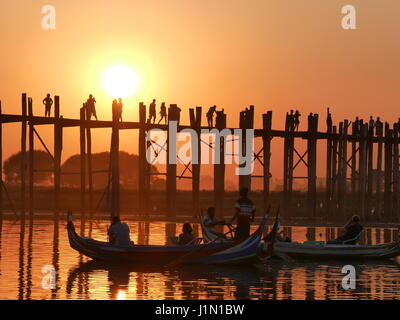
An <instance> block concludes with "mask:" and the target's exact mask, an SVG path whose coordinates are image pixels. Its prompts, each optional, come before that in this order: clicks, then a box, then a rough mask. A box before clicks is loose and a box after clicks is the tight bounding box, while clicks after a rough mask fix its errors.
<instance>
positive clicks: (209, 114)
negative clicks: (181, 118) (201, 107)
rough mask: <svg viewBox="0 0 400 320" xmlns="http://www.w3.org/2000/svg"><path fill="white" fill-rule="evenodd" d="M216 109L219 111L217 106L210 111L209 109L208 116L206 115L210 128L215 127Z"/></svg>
mask: <svg viewBox="0 0 400 320" xmlns="http://www.w3.org/2000/svg"><path fill="white" fill-rule="evenodd" d="M216 109H217V106H212V107H210V109H208V111H207V114H206V116H207V123H208V126H209V127H210V128H212V127H213V122H214V113H215V112H216Z"/></svg>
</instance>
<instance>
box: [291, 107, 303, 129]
mask: <svg viewBox="0 0 400 320" xmlns="http://www.w3.org/2000/svg"><path fill="white" fill-rule="evenodd" d="M300 116H301V114H300V112H299V110H296V112H295V114H294V130H293V131H299V125H300Z"/></svg>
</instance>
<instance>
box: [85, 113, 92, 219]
mask: <svg viewBox="0 0 400 320" xmlns="http://www.w3.org/2000/svg"><path fill="white" fill-rule="evenodd" d="M90 118H91V115H90V112H89V109H86V119H87V120H90ZM86 163H87V178H88V191H89V208H88V209H89V215H90V218H93V210H94V208H93V166H92V132H91V128H90V125H88V126H87V127H86Z"/></svg>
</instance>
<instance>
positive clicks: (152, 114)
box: [148, 99, 157, 123]
mask: <svg viewBox="0 0 400 320" xmlns="http://www.w3.org/2000/svg"><path fill="white" fill-rule="evenodd" d="M156 117H157V112H156V99H153V102H152V103H150V110H149V120H148V123H151V120H152V119H153V123H155V122H156Z"/></svg>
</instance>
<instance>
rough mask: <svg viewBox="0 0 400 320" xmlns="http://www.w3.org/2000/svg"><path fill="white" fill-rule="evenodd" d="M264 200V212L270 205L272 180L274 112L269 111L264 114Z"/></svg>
mask: <svg viewBox="0 0 400 320" xmlns="http://www.w3.org/2000/svg"><path fill="white" fill-rule="evenodd" d="M263 129H264V134H263V159H264V167H263V175H264V177H263V182H264V185H263V199H264V203H263V204H264V212H265V211H266V210H267V209H268V206H269V205H270V201H269V191H270V180H271V173H270V167H271V139H272V137H271V129H272V111H268V112H267V113H265V114H263Z"/></svg>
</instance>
